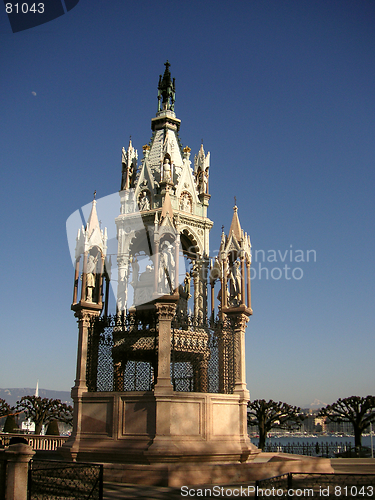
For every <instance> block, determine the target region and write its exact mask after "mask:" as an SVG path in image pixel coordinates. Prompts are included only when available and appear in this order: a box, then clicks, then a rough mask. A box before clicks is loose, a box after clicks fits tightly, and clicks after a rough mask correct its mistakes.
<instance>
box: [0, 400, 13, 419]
mask: <svg viewBox="0 0 375 500" xmlns="http://www.w3.org/2000/svg"><path fill="white" fill-rule="evenodd" d="M13 410H14V408H11V406H10V405H9V404H8V403H7V402H6V401H5V399H2V398H0V418H1V417H6V416H8V415H9V414H10V413H12V411H13Z"/></svg>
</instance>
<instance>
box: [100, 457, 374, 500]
mask: <svg viewBox="0 0 375 500" xmlns="http://www.w3.org/2000/svg"><path fill="white" fill-rule="evenodd" d="M331 463H332V467H333V469H334V471H335V473H337V474H339V473H345V474H375V459H371V458H367V459H361V458H336V459H332V460H331ZM249 484H250V485H253V484H254V483H249ZM247 486H248V485H246V486H245V487H246V488H247ZM210 487H211V488H212V486H209V485H206V486H193V487H192V488H194V489H195V490H197V489H198V488H210ZM227 487H228V488H238V486H237V485H236V486H227ZM224 488H226V486H224ZM181 493H182V492H181V489H180V488H166V487H160V486H136V485H131V484H123V483H105V484H104V498H103V500H125V499H126V500H137V499H141V500H142V499H147V500H177V499H178V500H183V499H184V498H198V495H197V494H196V495H193V494H190V495H187V494H186V495H182V494H181ZM196 493H198V492H196ZM251 496H252V495H251ZM213 497H215V498H223V497H220V496H216V495H215V496H214V495H212V496H211V498H213ZM205 498H210V496H209V495H206V497H205ZM224 498H229V497H228V496H226V497H224Z"/></svg>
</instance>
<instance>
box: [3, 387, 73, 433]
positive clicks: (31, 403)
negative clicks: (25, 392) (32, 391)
mask: <svg viewBox="0 0 375 500" xmlns="http://www.w3.org/2000/svg"><path fill="white" fill-rule="evenodd" d="M20 413H24V414H25V416H26V418H27V419H28V418H30V420H32V421H33V422H34V423H35V434H40V432H41V430H42V427H43V425H50V426H51V427H55V428H56V422H64V423H67V424H71V423H72V421H73V408H72V407H71V406H70V405H67V404H65V403H62V402H61V400H60V399H48V398H41V397H37V396H24V397H22V398H21V399H20V401H17V403H16V405H15V406H10V405H9V404H8V403H7V402H6V401H5V400H4V399H1V398H0V417H8V418H7V422H6V423H5V426H4V431H5V432H11V430H12V429H10V427H11V426H12V422H13V423H14V422H15V415H17V414H20ZM8 422H9V423H8ZM8 429H9V430H8Z"/></svg>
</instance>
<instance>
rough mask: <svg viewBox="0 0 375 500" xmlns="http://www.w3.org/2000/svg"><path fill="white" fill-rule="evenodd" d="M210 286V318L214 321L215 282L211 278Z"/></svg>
mask: <svg viewBox="0 0 375 500" xmlns="http://www.w3.org/2000/svg"><path fill="white" fill-rule="evenodd" d="M210 285H211V316H210V318H211V319H212V320H214V319H215V280H214V279H212V278H211V280H210Z"/></svg>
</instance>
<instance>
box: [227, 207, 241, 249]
mask: <svg viewBox="0 0 375 500" xmlns="http://www.w3.org/2000/svg"><path fill="white" fill-rule="evenodd" d="M233 210H234V213H233V218H232V223H231V225H230V228H229V234H228V236H230V235H231V233H233V234H234V236H235V237H236V238H237V241H239V240H240V239H241V238H242V229H241V224H240V220H239V218H238V213H237V212H238V208H237V205H234V207H233Z"/></svg>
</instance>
